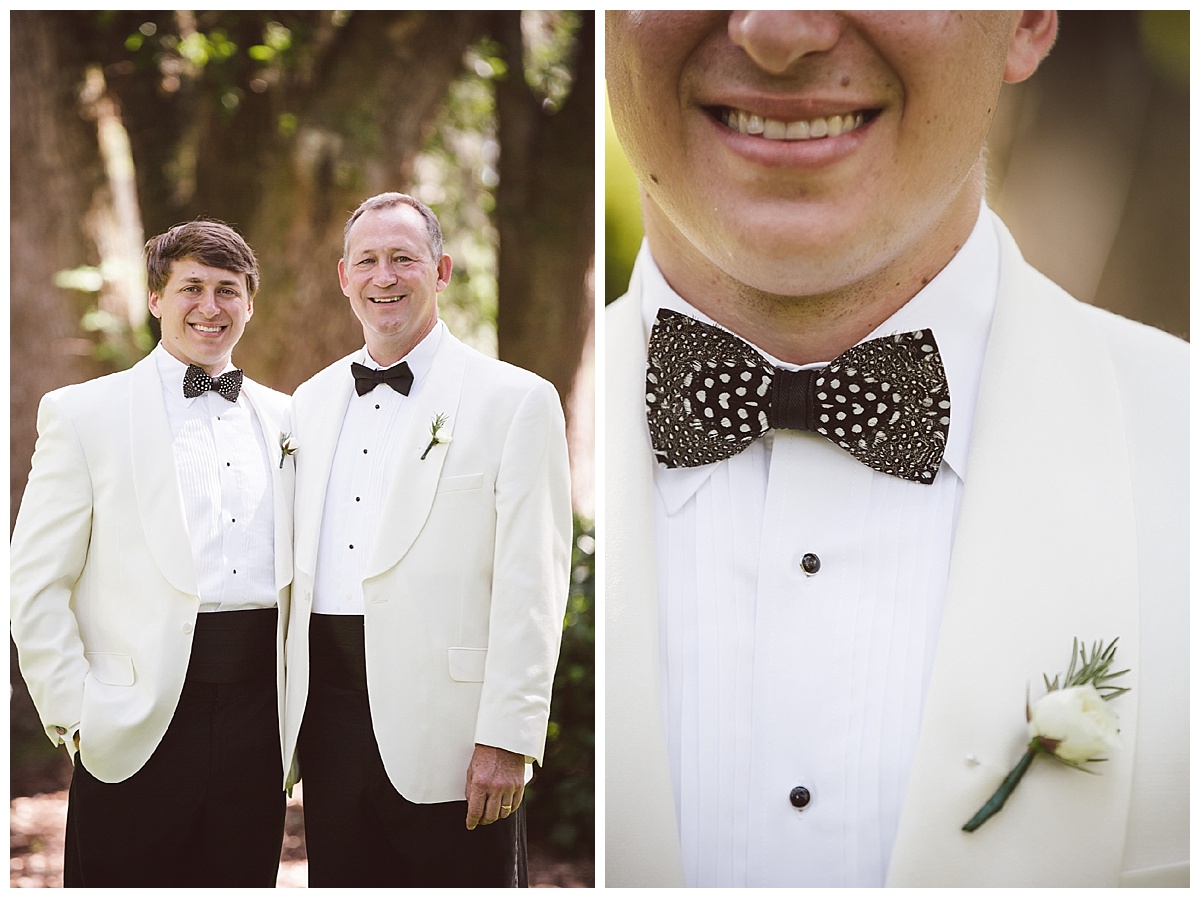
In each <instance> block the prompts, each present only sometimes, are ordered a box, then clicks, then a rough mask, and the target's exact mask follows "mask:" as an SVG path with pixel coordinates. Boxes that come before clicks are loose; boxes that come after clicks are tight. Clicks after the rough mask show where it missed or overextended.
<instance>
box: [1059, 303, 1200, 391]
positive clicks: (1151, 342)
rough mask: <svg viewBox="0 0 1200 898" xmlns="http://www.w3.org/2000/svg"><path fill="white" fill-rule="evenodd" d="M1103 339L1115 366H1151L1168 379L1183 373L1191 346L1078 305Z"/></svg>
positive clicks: (1101, 311)
mask: <svg viewBox="0 0 1200 898" xmlns="http://www.w3.org/2000/svg"><path fill="white" fill-rule="evenodd" d="M1080 305H1081V306H1083V309H1084V312H1083V314H1085V315H1087V316H1088V317H1089V318H1090V319H1091V321H1092V323H1093V325H1094V326H1095V327H1096V329H1097V330H1098V331H1099V332H1100V333H1101V334H1102V335H1103V336H1104V338H1105V341H1106V342H1107V343H1108V344H1109V347H1110V348H1111V350H1112V352H1113V355H1114V357H1115V358H1116V359H1117V361H1118V362H1120V363H1122V364H1126V365H1129V366H1131V367H1143V366H1147V365H1152V366H1153V367H1154V368H1156V369H1158V370H1160V371H1164V372H1166V373H1168V374H1170V375H1176V374H1178V373H1180V372H1181V371H1186V368H1187V365H1188V356H1189V350H1190V347H1191V344H1189V343H1188V342H1187V341H1186V340H1182V339H1180V338H1179V337H1176V336H1173V335H1172V334H1168V333H1167V332H1166V331H1162V330H1159V329H1158V328H1156V327H1152V326H1151V325H1149V324H1143V323H1142V322H1140V321H1133V320H1131V319H1129V318H1124V317H1122V316H1120V315H1118V314H1116V313H1115V312H1110V311H1108V310H1107V309H1101V308H1099V307H1097V306H1091V305H1087V304H1085V303H1080Z"/></svg>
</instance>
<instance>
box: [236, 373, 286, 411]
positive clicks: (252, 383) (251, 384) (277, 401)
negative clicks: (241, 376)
mask: <svg viewBox="0 0 1200 898" xmlns="http://www.w3.org/2000/svg"><path fill="white" fill-rule="evenodd" d="M242 389H243V390H247V389H248V390H249V392H250V393H251V394H252V395H253V397H254V401H255V402H256V403H259V404H262V405H263V406H265V407H266V408H267V409H268V410H269V411H270V412H271V413H272V414H275V415H282V414H283V412H284V410H285V409H286V408H287V406H288V403H289V402H291V401H292V397H291V396H289V395H288V394H287V393H283V392H281V391H279V390H276V389H273V388H271V387H268V386H267V385H266V384H262V383H259V382H258V381H256V380H252V379H251V378H249V377H247V378H246V379H245V382H244V384H243V387H242Z"/></svg>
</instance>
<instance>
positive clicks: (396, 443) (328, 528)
mask: <svg viewBox="0 0 1200 898" xmlns="http://www.w3.org/2000/svg"><path fill="white" fill-rule="evenodd" d="M445 327H446V326H445V325H444V324H442V322H441V321H439V322H438V323H437V324H436V325H435V326H434V328H433V330H431V331H430V332H429V333H428V334H427V335H426V336H425V338H424V339H423V340H421V342H420V343H418V344H417V345H416V346H415V347H413V350H412V352H410V353H409V354H408V355H406V356H405V357H404V358H403V359H401V360H400V361H402V362H408V366H409V368H410V370H411V371H412V373H413V383H412V387H411V388H410V389H409V392H408V394H407V395H405V394H403V393H398V392H397V391H396V390H393V389H392V388H391V387H390V386H388V385H387V384H379V385H378V386H376V387H375V388H374V389H373V390H371V391H370V392H369V393H365V394H363V395H362V396H359V395H358V393H357V392H352V393H351V394H350V403H349V405H348V406H347V407H346V416H345V418H344V419H343V421H342V432H341V436H339V437H338V445H337V450H336V451H335V453H334V456H333V467H332V469H331V470H330V472H329V484H328V486H327V487H326V490H325V509H324V511H323V512H322V514H321V537H320V543H319V544H318V546H317V569H316V572H315V573H314V575H313V581H314V582H313V611H314V612H316V613H317V614H362V613H363V590H362V581H363V571H364V570H365V567H366V564H367V559H368V558H370V557H371V550H372V549H373V547H374V545H375V541H376V540H377V539H379V538H380V534H379V532H378V530H379V516H380V512H381V511H382V509H383V504H384V502H385V501H386V500H387V496H388V493H389V492H390V490H391V488H392V482H393V480H394V474H395V470H396V464H395V460H396V458H397V457H398V454H399V447H400V444H401V442H402V441H403V439H404V435H405V434H406V433H407V429H408V428H409V427H411V426H413V422H412V420H411V418H412V412H411V409H412V400H414V399H416V397H417V396H419V395H420V391H421V387H422V385H423V384H424V383H425V380H426V378H427V377H428V376H429V369H430V367H431V366H432V364H433V357H434V356H435V355H436V354H437V349H438V345H439V344H440V343H441V340H442V333H443V331H444V330H445ZM358 361H359V363H360V364H362V365H365V366H366V367H368V368H376V369H378V368H382V367H385V366H382V365H380V364H379V363H378V362H376V361H375V360H374V359H373V358H371V354H370V353H369V352H368V351H367V350H366V348H364V349H363V351H362V355H361V357H360V358H359V360H358ZM396 364H397V365H398V364H400V362H397V363H396ZM386 367H389V368H390V367H392V366H390V365H388V366H386ZM346 377H348V378H350V377H353V375H352V374H351V373H350V366H349V365H347V366H346Z"/></svg>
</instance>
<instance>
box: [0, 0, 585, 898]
mask: <svg viewBox="0 0 1200 898" xmlns="http://www.w3.org/2000/svg"><path fill="white" fill-rule="evenodd" d="M10 41H11V57H10V59H11V83H10V121H11V131H10V135H11V138H10V139H11V156H10V160H11V162H10V164H11V170H10V180H11V194H10V195H11V207H10V211H11V233H10V252H11V269H10V286H11V292H10V296H11V307H10V315H11V318H10V382H11V392H10V422H11V424H10V427H11V429H10V438H9V449H10V478H11V479H10V500H11V504H10V529H11V526H12V522H13V521H14V520H15V517H16V512H17V509H18V507H19V504H20V500H21V495H22V491H23V489H24V486H25V482H26V479H27V477H28V472H29V460H30V457H31V455H32V453H33V447H34V442H35V439H36V428H35V423H36V411H37V404H38V402H39V400H40V399H41V397H42V395H43V394H45V393H46V392H47V391H49V390H52V389H54V388H56V387H59V386H61V385H64V384H69V383H76V382H79V381H83V380H86V379H88V378H92V377H95V376H98V375H101V374H105V373H108V372H111V371H114V370H119V369H122V368H125V367H128V366H129V365H131V364H132V363H133V362H135V361H137V360H138V359H139V358H141V357H142V356H144V355H145V354H146V353H147V352H148V351H149V350H150V349H151V348H152V347H153V345H154V343H155V342H156V341H157V339H158V333H157V331H156V324H157V321H156V320H155V319H153V318H150V317H149V316H148V315H147V309H146V285H145V273H144V265H143V262H142V247H143V245H144V243H145V241H146V239H147V238H149V237H150V236H153V235H155V234H158V233H161V232H162V231H164V230H166V229H167V228H169V227H171V226H172V225H174V224H177V223H179V222H181V221H186V220H189V219H192V218H195V217H201V216H204V217H211V218H219V219H222V220H224V221H226V222H228V223H230V224H231V225H233V226H234V227H236V228H237V229H238V230H239V231H240V232H241V233H242V234H243V235H244V236H245V237H246V239H247V241H248V242H249V243H250V245H251V246H252V247H253V248H254V250H255V252H256V253H257V255H258V258H259V263H260V269H261V274H262V287H261V289H260V290H259V293H258V296H257V300H256V308H255V312H256V314H255V316H254V321H253V322H252V323H251V324H250V326H249V327H248V328H247V330H246V334H245V337H244V338H243V339H242V341H241V343H240V344H239V346H238V348H237V350H236V351H235V353H234V361H235V362H236V363H238V364H240V365H244V366H245V367H246V368H247V372H248V374H250V376H252V377H254V378H255V379H256V380H259V381H261V382H263V383H266V384H268V385H270V386H272V387H275V388H276V389H279V390H283V391H286V392H289V393H290V392H292V390H293V389H294V388H295V387H296V386H297V385H298V384H299V383H301V382H302V381H303V380H305V379H306V378H308V377H309V376H311V375H312V374H314V373H316V372H317V371H318V370H320V369H321V368H323V367H324V366H325V365H327V364H328V363H329V362H330V361H332V360H334V359H336V358H339V357H341V356H342V355H344V354H346V353H348V352H350V351H352V350H353V349H355V348H357V347H359V346H361V345H362V331H361V328H360V326H359V324H358V322H357V320H356V319H355V318H354V316H353V314H352V313H351V312H350V309H349V308H348V304H347V302H346V300H345V298H344V296H343V295H342V293H341V290H340V288H339V286H338V280H337V274H336V271H337V260H338V258H339V256H340V255H341V246H342V228H343V226H344V224H345V221H346V219H347V217H348V216H349V214H350V212H352V211H353V210H354V208H355V207H356V206H357V205H358V204H359V203H360V202H361V201H362V200H363V199H365V198H367V197H369V196H371V195H373V194H375V193H379V192H381V191H384V190H401V191H405V192H409V193H412V194H414V195H416V196H418V197H419V198H421V199H423V200H424V201H425V202H426V203H428V204H429V205H430V206H431V207H432V208H433V209H434V211H435V212H436V213H437V214H438V216H439V217H440V219H441V222H442V227H443V230H444V232H445V234H446V249H447V252H448V253H450V255H451V256H452V258H453V259H454V276H453V278H452V281H451V284H450V287H449V288H448V290H447V291H446V293H444V294H443V296H442V301H441V312H442V317H443V318H444V319H445V320H446V321H447V323H448V324H449V326H450V328H451V330H452V331H453V332H454V333H455V334H456V335H458V336H459V337H460V338H462V339H464V340H466V341H467V342H468V343H470V344H472V345H474V346H475V347H476V348H478V349H480V350H481V351H483V352H485V353H488V354H490V355H494V356H498V357H499V358H502V359H504V360H506V361H509V362H512V363H513V364H516V365H519V366H521V367H523V368H528V369H530V370H532V371H535V372H537V373H538V374H540V375H542V376H543V377H545V378H546V379H548V380H549V381H551V382H552V383H553V384H554V385H555V386H556V387H557V388H558V391H559V395H560V396H561V397H562V400H563V403H564V408H565V410H566V412H567V418H568V431H569V433H568V438H569V442H570V448H571V454H572V457H571V463H572V474H573V482H574V500H575V508H576V522H577V527H576V546H575V566H574V577H573V582H572V588H571V597H570V602H569V607H568V614H567V621H566V626H565V629H564V640H563V651H562V657H561V660H560V663H559V672H558V677H557V681H556V684H555V695H554V703H553V705H554V707H553V712H552V721H551V725H550V734H549V744H548V752H547V759H546V766H545V769H544V771H539V776H538V778H537V780H536V781H535V782H534V784H533V785H532V787H531V789H530V791H529V799H528V800H529V803H530V814H529V826H530V845H531V855H533V854H536V855H537V856H538V857H541V858H543V859H544V862H543V865H542V868H535V874H536V872H537V869H547V868H548V867H549V866H550V865H553V864H558V865H559V866H560V867H561V866H562V865H563V864H569V865H571V870H572V872H571V873H570V874H569V875H570V876H572V877H574V878H575V879H576V881H570V882H560V883H557V884H571V885H591V884H592V882H591V877H592V876H593V873H592V869H593V868H592V855H593V845H594V804H593V801H594V788H593V769H594V732H593V727H594V694H593V683H594V674H593V670H594V664H593V661H594V658H593V639H594V628H593V601H594V585H593V584H594V580H593V571H594V565H593V558H594V552H595V541H594V537H593V533H594V528H593V524H592V517H593V515H594V505H593V483H592V468H593V462H594V459H593V457H592V456H593V452H594V437H593V408H594V406H593V392H594V391H593V381H592V378H593V375H592V359H593V355H594V351H593V337H592V323H593V321H594V280H595V278H594V253H595V234H594V230H595V228H594V220H595V208H594V207H595V203H594V196H595V192H594V171H595V168H594V165H595V161H594V160H595V73H596V67H595V14H594V13H591V12H551V11H538V12H524V13H522V12H519V11H491V12H488V11H463V12H398V11H388V12H317V11H294V12H194V11H187V10H175V11H171V10H165V11H150V12H92V11H88V12H70V11H67V12H55V11H42V12H14V13H11V16H10ZM10 668H11V677H12V684H13V696H12V705H11V715H10V734H11V741H10V746H11V778H10V790H11V796H10V797H11V798H13V799H14V805H13V807H14V809H15V808H16V806H17V805H16V800H19V799H20V797H21V796H27V795H32V794H35V793H38V792H43V791H52V790H56V789H61V788H63V786H64V785H65V783H66V782H67V780H68V779H69V770H70V767H69V762H68V761H67V760H66V757H65V754H64V753H63V752H62V751H57V752H56V751H54V750H52V749H51V747H50V744H49V742H48V741H47V740H46V738H45V735H44V734H43V732H42V728H41V725H40V723H39V722H38V720H37V716H36V714H35V712H34V710H33V707H32V703H31V702H30V700H29V697H28V693H27V691H26V690H25V688H24V684H23V682H22V681H21V679H20V673H19V670H18V669H17V666H16V663H15V652H13V651H12V647H11V641H10ZM22 807H23V808H24V807H27V806H25V805H22ZM19 817H21V815H20V814H18V813H17V811H16V810H14V811H13V814H12V817H11V819H12V821H13V828H14V829H13V837H12V838H13V882H14V883H18V881H19V880H20V877H18V876H17V866H18V863H17V857H16V856H17V854H18V845H17V842H18V841H20V839H18V836H17V835H16V825H17V823H16V822H17V820H18V818H19ZM298 817H299V815H298V813H297V814H293V813H291V812H289V821H290V823H289V836H288V844H289V845H291V846H292V849H293V855H297V856H298V857H299V858H301V859H302V857H303V855H302V851H300V850H299V849H298V843H299V841H300V836H299V834H298V833H299V830H298V828H297V824H298ZM25 841H26V842H27V841H28V840H27V839H26V840H25ZM38 847H39V846H37V845H34V846H30V845H28V844H23V845H22V846H20V848H21V852H23V858H24V860H22V865H23V867H22V869H26V870H27V869H28V864H27V863H26V861H28V858H29V854H30V851H32V853H33V854H35V855H36V854H37V851H38ZM41 847H42V848H44V847H45V846H41ZM287 853H288V849H287V847H286V846H285V860H286V859H287V858H286V856H287ZM295 859H296V858H295V857H294V858H293V860H295ZM33 866H37V864H36V863H35V864H34V865H33ZM581 877H582V880H580V878H581ZM21 884H32V883H31V882H28V881H22V882H21Z"/></svg>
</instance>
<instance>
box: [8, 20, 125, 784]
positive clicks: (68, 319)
mask: <svg viewBox="0 0 1200 898" xmlns="http://www.w3.org/2000/svg"><path fill="white" fill-rule="evenodd" d="M10 26H11V32H10V38H11V41H12V43H11V59H12V66H11V93H10V107H9V108H10V116H11V118H10V129H11V130H10V140H11V144H10V150H11V158H12V169H11V172H10V182H9V183H10V197H11V209H10V215H11V219H10V221H11V227H10V229H9V250H10V253H11V260H12V266H11V273H10V276H11V280H10V291H11V292H10V305H9V309H10V312H9V314H10V319H9V326H10V332H9V374H10V379H11V381H10V389H11V393H10V399H9V453H10V464H9V478H10V479H9V497H10V500H11V504H10V506H9V512H10V517H9V527H10V532H11V527H12V525H13V523H14V522H15V521H16V515H17V509H18V508H20V504H21V496H22V494H23V493H24V491H25V483H26V481H27V480H28V477H29V462H30V457H31V456H32V455H33V448H34V443H35V441H36V439H37V427H36V423H37V407H38V403H39V401H40V400H41V398H42V396H43V395H44V394H45V393H47V392H49V391H50V390H53V389H55V388H57V387H61V386H63V385H64V384H69V383H77V382H80V381H83V380H87V379H88V378H90V377H94V376H95V375H97V374H100V373H102V368H101V366H99V365H98V364H96V363H95V362H93V361H92V358H91V348H92V344H91V342H90V341H89V340H87V339H85V338H84V336H83V334H82V332H81V330H80V327H79V319H80V317H81V315H82V314H83V312H84V311H85V310H86V308H87V305H88V301H87V299H86V298H85V296H84V295H83V294H80V293H77V292H75V291H73V290H67V289H63V288H60V287H56V286H55V283H54V279H55V275H56V274H57V273H58V272H60V271H64V270H67V269H73V268H77V267H80V266H83V265H94V264H96V262H97V261H98V259H97V258H96V255H95V253H94V251H93V250H92V248H91V246H90V245H89V242H88V239H87V236H86V234H85V232H84V222H85V219H86V217H87V213H88V208H89V205H90V204H91V200H92V197H93V195H94V194H95V193H96V191H97V190H99V189H100V188H101V187H102V185H103V177H102V175H103V167H102V165H101V161H100V156H99V149H98V144H97V141H96V134H95V127H94V126H93V125H89V123H88V122H86V121H84V119H83V118H81V116H80V114H79V88H80V84H81V82H82V76H83V66H84V62H85V61H84V60H83V59H81V58H80V57H79V56H77V55H76V54H75V53H74V52H73V49H74V45H73V44H72V42H71V41H70V40H64V39H62V38H63V37H65V36H66V35H67V34H69V29H68V28H66V27H65V25H64V23H63V22H62V14H58V13H53V12H14V13H12V15H11V19H10ZM56 38H58V39H56ZM9 645H10V649H9V656H10V660H9V667H10V680H11V683H12V687H13V689H12V698H11V702H10V709H9V710H10V740H11V748H12V755H13V757H14V758H18V759H28V758H37V759H41V760H42V761H43V762H45V763H49V764H51V765H53V764H55V763H61V762H63V761H65V757H64V756H62V754H61V753H55V752H53V751H52V749H51V747H50V743H49V742H48V741H47V740H46V738H45V735H44V734H43V733H42V731H41V724H40V722H39V721H38V717H37V714H36V712H35V711H34V710H33V703H32V702H31V700H30V698H29V693H28V690H27V689H26V687H25V683H24V681H23V680H22V679H21V675H20V671H19V669H18V667H17V664H16V652H15V650H14V649H13V648H12V643H11V641H10V643H9Z"/></svg>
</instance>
